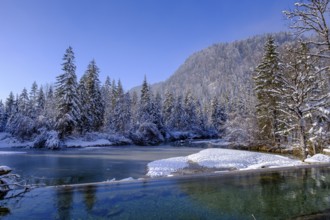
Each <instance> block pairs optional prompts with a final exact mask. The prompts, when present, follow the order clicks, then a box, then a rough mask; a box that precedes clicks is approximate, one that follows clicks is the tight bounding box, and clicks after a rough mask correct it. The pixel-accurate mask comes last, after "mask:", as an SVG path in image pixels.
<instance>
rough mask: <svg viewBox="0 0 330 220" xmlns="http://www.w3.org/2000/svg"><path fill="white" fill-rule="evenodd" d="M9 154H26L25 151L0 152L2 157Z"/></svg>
mask: <svg viewBox="0 0 330 220" xmlns="http://www.w3.org/2000/svg"><path fill="white" fill-rule="evenodd" d="M7 154H26V152H23V151H0V155H7Z"/></svg>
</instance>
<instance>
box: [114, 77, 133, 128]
mask: <svg viewBox="0 0 330 220" xmlns="http://www.w3.org/2000/svg"><path fill="white" fill-rule="evenodd" d="M130 102H131V99H130V95H129V94H128V93H126V94H124V89H123V86H122V84H121V81H120V80H119V81H118V85H117V94H116V103H115V107H114V113H113V121H112V123H113V130H114V131H115V132H118V133H121V134H125V133H127V132H128V131H129V130H130V127H131V109H130V107H131V103H130Z"/></svg>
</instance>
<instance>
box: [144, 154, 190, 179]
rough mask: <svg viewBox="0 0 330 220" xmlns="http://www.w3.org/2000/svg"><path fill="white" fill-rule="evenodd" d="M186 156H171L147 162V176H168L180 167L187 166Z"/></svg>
mask: <svg viewBox="0 0 330 220" xmlns="http://www.w3.org/2000/svg"><path fill="white" fill-rule="evenodd" d="M188 166H189V164H188V157H172V158H168V159H162V160H156V161H153V162H150V163H148V173H147V176H151V177H160V176H169V175H171V173H174V172H176V171H178V170H180V169H183V168H185V167H188Z"/></svg>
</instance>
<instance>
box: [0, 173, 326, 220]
mask: <svg viewBox="0 0 330 220" xmlns="http://www.w3.org/2000/svg"><path fill="white" fill-rule="evenodd" d="M329 186H330V169H329V168H313V169H292V170H287V171H270V172H266V173H240V174H236V175H220V176H204V177H203V176H202V177H194V178H190V177H188V178H169V179H162V180H144V181H143V182H142V181H138V182H134V183H129V184H128V183H117V184H99V185H84V186H75V187H56V188H54V187H53V188H41V189H36V190H33V191H32V192H31V193H28V194H27V196H26V197H24V199H23V200H21V201H20V202H19V205H16V206H15V205H13V203H7V204H6V205H7V206H6V207H8V208H10V210H12V212H11V213H10V214H8V215H7V216H4V217H3V218H4V219H20V218H23V217H24V218H27V219H43V218H46V219H253V218H256V219H313V218H317V216H321V217H322V218H323V219H326V218H329V217H330V216H329V209H330V190H329ZM0 205H3V204H1V203H0ZM27 213H28V215H27ZM27 216H28V217H27ZM322 218H321V219H322Z"/></svg>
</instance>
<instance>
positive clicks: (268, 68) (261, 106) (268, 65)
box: [254, 37, 280, 143]
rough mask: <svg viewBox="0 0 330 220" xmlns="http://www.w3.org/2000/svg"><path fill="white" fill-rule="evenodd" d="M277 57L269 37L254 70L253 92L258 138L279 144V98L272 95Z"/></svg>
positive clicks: (277, 66)
mask: <svg viewBox="0 0 330 220" xmlns="http://www.w3.org/2000/svg"><path fill="white" fill-rule="evenodd" d="M279 63H280V60H279V55H278V53H277V51H276V45H275V42H274V38H272V37H269V38H268V40H267V42H266V44H265V52H264V56H263V58H262V60H261V62H260V64H259V65H258V66H257V67H256V69H255V73H256V75H255V77H254V82H255V92H256V96H257V101H258V103H257V106H256V113H257V119H258V126H259V132H260V138H261V139H262V140H272V141H273V143H278V142H279V137H278V134H277V132H278V130H279V124H278V118H279V117H280V116H279V114H280V112H279V106H278V103H279V101H280V97H279V96H278V95H277V93H274V90H275V89H276V87H278V86H279V85H278V83H277V82H276V80H275V79H276V77H277V75H278V72H279V70H280V66H279V65H280V64H279Z"/></svg>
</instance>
